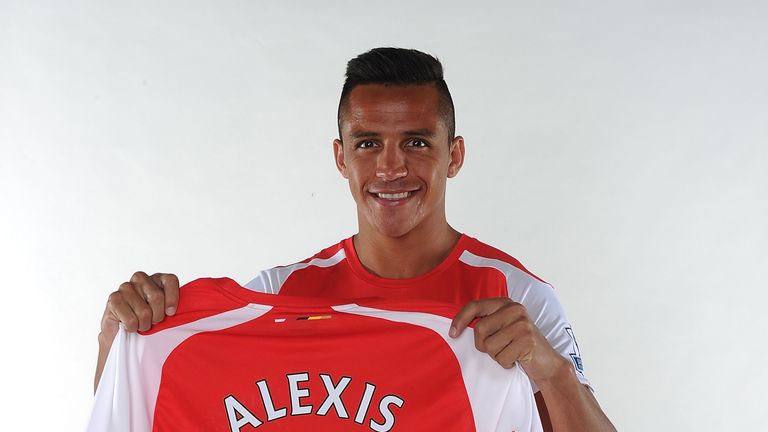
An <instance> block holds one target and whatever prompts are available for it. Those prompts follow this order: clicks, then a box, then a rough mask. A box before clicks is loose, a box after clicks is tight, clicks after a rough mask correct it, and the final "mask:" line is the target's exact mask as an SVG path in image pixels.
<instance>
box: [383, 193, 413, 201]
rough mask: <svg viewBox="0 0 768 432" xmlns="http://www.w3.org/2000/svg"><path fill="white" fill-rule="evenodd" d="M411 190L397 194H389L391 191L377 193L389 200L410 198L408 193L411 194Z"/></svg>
mask: <svg viewBox="0 0 768 432" xmlns="http://www.w3.org/2000/svg"><path fill="white" fill-rule="evenodd" d="M410 194H411V193H410V192H400V193H395V194H389V193H377V194H376V195H378V196H379V198H381V199H387V200H398V199H403V198H408V195H410Z"/></svg>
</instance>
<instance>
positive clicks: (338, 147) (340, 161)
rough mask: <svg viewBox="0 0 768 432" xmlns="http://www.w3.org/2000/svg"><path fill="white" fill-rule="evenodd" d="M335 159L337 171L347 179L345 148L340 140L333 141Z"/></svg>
mask: <svg viewBox="0 0 768 432" xmlns="http://www.w3.org/2000/svg"><path fill="white" fill-rule="evenodd" d="M333 158H334V159H335V160H336V169H337V170H339V172H340V173H341V176H342V177H344V178H349V177H347V165H346V164H345V163H344V146H343V144H342V143H341V140H340V139H338V138H337V139H335V140H333Z"/></svg>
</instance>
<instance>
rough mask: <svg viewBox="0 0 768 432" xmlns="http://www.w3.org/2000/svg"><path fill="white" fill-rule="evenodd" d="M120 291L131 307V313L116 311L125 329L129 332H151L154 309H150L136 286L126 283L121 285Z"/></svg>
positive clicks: (122, 310)
mask: <svg viewBox="0 0 768 432" xmlns="http://www.w3.org/2000/svg"><path fill="white" fill-rule="evenodd" d="M118 291H119V292H120V293H121V294H122V299H123V300H124V301H125V302H126V303H127V304H128V306H130V311H127V310H124V309H121V310H115V312H116V313H117V316H118V318H119V319H120V322H122V323H123V325H124V326H125V329H126V330H128V331H136V330H140V331H146V330H149V328H150V327H151V326H152V308H150V307H149V304H148V303H147V301H146V299H145V298H144V296H143V295H142V294H141V293H140V292H139V290H138V289H137V287H136V285H135V284H133V283H131V282H125V283H123V284H121V285H120V288H118Z"/></svg>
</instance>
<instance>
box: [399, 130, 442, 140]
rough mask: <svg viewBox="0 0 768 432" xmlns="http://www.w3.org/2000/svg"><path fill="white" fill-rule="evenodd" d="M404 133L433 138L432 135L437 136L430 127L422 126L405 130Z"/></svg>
mask: <svg viewBox="0 0 768 432" xmlns="http://www.w3.org/2000/svg"><path fill="white" fill-rule="evenodd" d="M403 135H418V136H424V137H430V138H432V137H434V136H435V133H434V132H432V131H431V130H429V129H426V128H422V129H412V130H407V131H404V132H403Z"/></svg>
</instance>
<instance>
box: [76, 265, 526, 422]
mask: <svg viewBox="0 0 768 432" xmlns="http://www.w3.org/2000/svg"><path fill="white" fill-rule="evenodd" d="M455 313H456V308H455V307H454V306H453V305H448V304H441V303H437V302H423V301H421V302H419V301H405V302H404V301H387V300H381V299H378V300H377V299H371V300H356V303H347V304H343V303H338V302H335V301H331V300H326V299H308V298H298V297H291V296H275V295H268V294H263V293H256V292H253V291H251V290H248V289H245V288H242V287H240V286H239V285H238V284H237V283H235V282H234V281H232V280H231V279H226V278H223V279H198V280H196V281H193V282H191V283H189V284H187V285H185V286H184V287H182V290H181V298H180V303H179V308H178V311H177V313H176V315H174V316H173V317H167V318H166V319H165V321H163V322H161V323H159V324H157V325H155V326H154V327H153V328H152V329H151V330H150V331H147V332H141V333H127V332H125V331H123V330H122V329H121V330H120V331H119V333H118V335H117V338H116V339H115V341H114V343H113V345H112V349H111V351H110V353H109V356H108V359H107V363H106V367H105V369H104V373H103V375H102V378H101V381H100V382H99V386H98V389H97V391H96V397H95V403H94V408H93V412H92V416H91V420H90V423H89V426H88V429H87V430H88V431H92V432H104V431H111V432H122V431H133V432H135V431H156V432H165V431H174V432H175V431H206V432H207V431H230V432H249V431H255V430H264V431H303V430H311V431H315V432H319V431H379V432H381V431H398V430H399V431H415V430H428V431H454V430H455V431H474V430H477V431H504V432H509V431H516V432H522V431H541V423H540V420H539V417H538V411H537V409H536V405H535V400H534V397H533V392H532V388H531V386H530V382H529V379H528V378H527V376H526V375H525V372H524V371H523V370H522V368H520V367H517V366H516V367H514V368H512V369H504V368H502V367H501V366H499V365H498V364H497V363H496V362H494V361H493V360H492V359H491V358H490V357H489V356H488V355H486V354H484V353H481V352H479V351H477V350H476V349H475V347H474V340H473V336H472V332H469V331H465V332H464V333H463V334H462V335H461V336H460V337H459V338H457V339H451V338H448V337H447V336H446V333H447V330H448V327H449V325H450V321H451V319H450V317H451V316H452V315H453V314H455Z"/></svg>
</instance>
